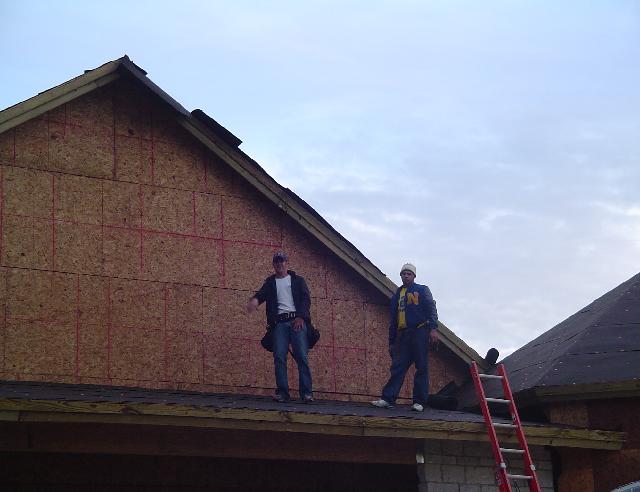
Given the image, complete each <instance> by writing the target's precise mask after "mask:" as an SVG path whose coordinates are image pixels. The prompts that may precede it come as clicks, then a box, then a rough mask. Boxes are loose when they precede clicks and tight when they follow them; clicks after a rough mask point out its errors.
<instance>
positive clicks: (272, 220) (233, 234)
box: [222, 197, 282, 246]
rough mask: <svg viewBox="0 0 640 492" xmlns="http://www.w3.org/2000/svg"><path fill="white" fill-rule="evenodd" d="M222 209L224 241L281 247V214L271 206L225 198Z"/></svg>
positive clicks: (258, 202) (252, 201)
mask: <svg viewBox="0 0 640 492" xmlns="http://www.w3.org/2000/svg"><path fill="white" fill-rule="evenodd" d="M222 209H223V212H222V216H223V224H224V237H225V239H227V240H229V241H245V242H251V243H261V244H265V245H274V246H281V245H282V228H281V226H280V222H281V212H280V211H279V210H278V209H277V208H276V207H274V206H273V205H272V204H267V203H266V202H264V201H257V200H244V199H241V198H236V197H225V198H223V200H222Z"/></svg>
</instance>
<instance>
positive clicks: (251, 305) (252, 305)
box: [247, 297, 258, 314]
mask: <svg viewBox="0 0 640 492" xmlns="http://www.w3.org/2000/svg"><path fill="white" fill-rule="evenodd" d="M256 309H258V299H256V298H255V297H252V298H251V299H249V302H247V313H249V314H251V313H253V312H254V311H255V310H256Z"/></svg>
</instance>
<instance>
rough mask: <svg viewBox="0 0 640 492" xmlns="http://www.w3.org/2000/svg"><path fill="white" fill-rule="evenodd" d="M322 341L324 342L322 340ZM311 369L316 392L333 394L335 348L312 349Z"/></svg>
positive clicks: (320, 347) (321, 347)
mask: <svg viewBox="0 0 640 492" xmlns="http://www.w3.org/2000/svg"><path fill="white" fill-rule="evenodd" d="M322 336H324V334H322ZM321 341H323V340H322V338H321ZM294 365H295V362H294ZM309 367H310V368H311V375H312V377H313V390H314V391H323V392H331V391H334V390H335V365H334V363H333V347H330V346H319V345H316V346H315V347H314V348H313V349H311V351H309ZM271 384H273V383H271Z"/></svg>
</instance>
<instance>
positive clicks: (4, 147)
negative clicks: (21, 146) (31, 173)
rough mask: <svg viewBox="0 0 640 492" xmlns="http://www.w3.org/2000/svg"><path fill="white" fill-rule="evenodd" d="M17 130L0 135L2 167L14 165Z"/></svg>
mask: <svg viewBox="0 0 640 492" xmlns="http://www.w3.org/2000/svg"><path fill="white" fill-rule="evenodd" d="M14 150H15V130H9V131H6V132H4V133H0V165H13V164H14V157H15V156H14Z"/></svg>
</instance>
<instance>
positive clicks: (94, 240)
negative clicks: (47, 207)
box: [54, 222, 104, 275]
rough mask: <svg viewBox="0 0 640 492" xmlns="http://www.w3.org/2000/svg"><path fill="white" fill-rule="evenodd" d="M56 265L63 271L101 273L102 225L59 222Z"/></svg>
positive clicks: (57, 226)
mask: <svg viewBox="0 0 640 492" xmlns="http://www.w3.org/2000/svg"><path fill="white" fill-rule="evenodd" d="M54 265H55V268H56V269H57V270H60V271H63V272H74V273H88V274H95V275H101V274H102V273H103V265H104V258H103V254H102V227H100V226H95V225H85V224H74V223H69V222H57V223H56V228H55V260H54Z"/></svg>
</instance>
